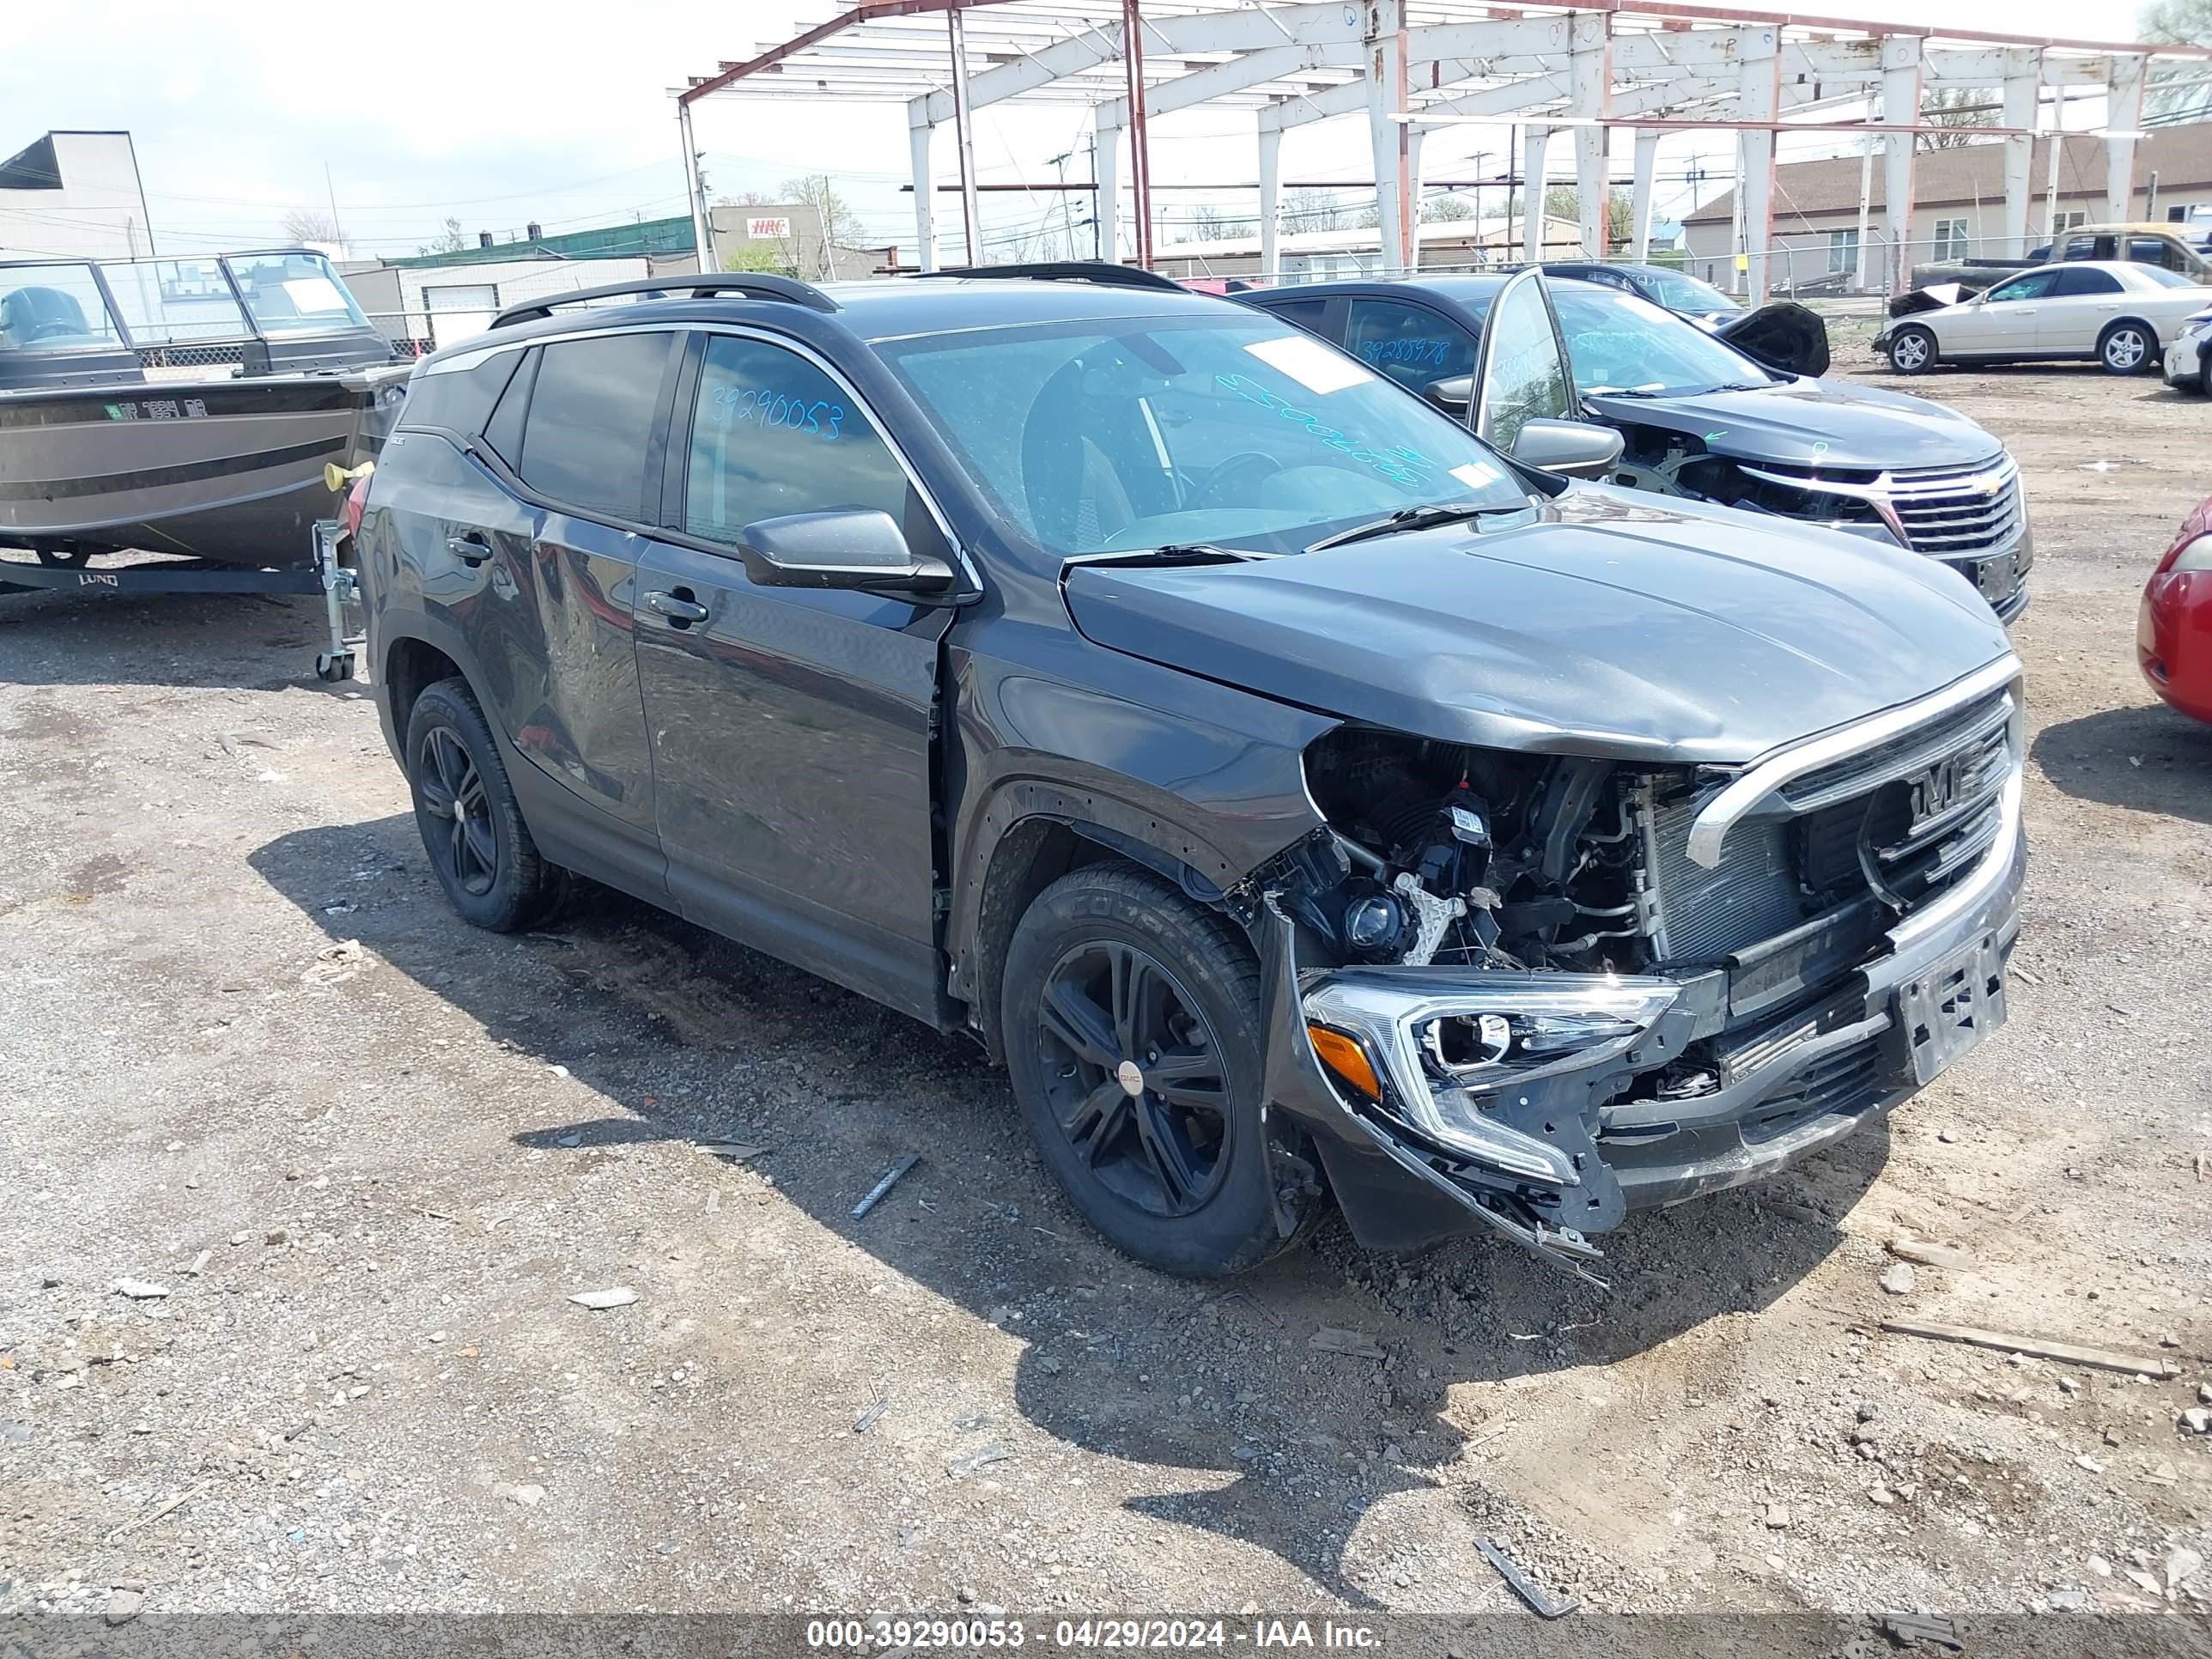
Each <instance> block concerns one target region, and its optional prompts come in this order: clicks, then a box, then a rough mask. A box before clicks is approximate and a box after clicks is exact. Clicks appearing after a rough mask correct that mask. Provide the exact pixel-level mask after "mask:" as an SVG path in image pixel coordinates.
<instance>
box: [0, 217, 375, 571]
mask: <svg viewBox="0 0 2212 1659" xmlns="http://www.w3.org/2000/svg"><path fill="white" fill-rule="evenodd" d="M408 368H409V365H408V364H406V363H404V362H398V361H396V354H395V352H394V350H393V348H392V343H391V342H389V341H388V340H386V338H385V337H384V336H383V335H382V334H380V333H379V332H378V331H376V330H375V329H374V327H372V326H371V325H370V324H369V321H368V319H367V318H366V317H364V316H363V315H362V310H361V307H359V306H358V305H357V304H356V303H355V301H354V299H353V296H352V295H350V294H349V293H348V292H347V290H346V286H345V283H343V281H342V280H341V279H340V278H339V276H338V275H337V271H336V270H333V269H332V268H331V264H330V262H329V261H328V260H327V259H325V258H324V257H323V256H322V255H321V254H319V253H317V252H313V250H311V249H307V248H301V247H288V248H272V249H267V250H263V251H258V252H247V253H231V254H223V255H220V256H216V257H213V258H178V259H132V260H103V261H84V260H75V261H72V260H36V261H0V550H4V549H9V548H12V549H15V550H19V551H20V550H28V551H29V552H31V553H32V554H33V555H35V556H36V562H37V564H38V565H39V566H41V567H44V570H43V571H41V572H40V573H38V574H56V573H57V570H58V569H64V570H65V569H80V570H84V571H87V572H88V571H89V570H90V568H91V567H90V563H89V562H90V561H91V560H93V559H94V558H97V557H99V556H101V555H103V554H106V553H111V552H116V551H121V550H140V551H144V552H150V553H161V554H171V555H180V556H184V558H185V559H187V560H190V561H192V562H193V563H191V565H189V566H187V565H180V564H177V563H174V562H164V561H156V562H152V563H150V564H149V563H143V562H142V563H135V564H133V565H131V567H129V568H130V569H131V571H134V572H143V574H144V575H145V577H147V578H148V579H149V580H144V581H134V582H132V583H131V586H139V587H141V588H142V589H143V588H145V587H160V588H167V589H168V590H170V591H176V590H179V589H191V588H195V587H197V588H201V589H206V588H217V589H228V590H231V591H239V590H240V589H245V588H248V587H251V586H255V585H256V584H253V583H252V582H251V581H250V580H247V579H246V573H250V572H254V571H268V572H270V573H271V574H272V575H273V574H276V572H278V571H281V570H283V569H284V568H287V567H289V568H291V569H292V570H293V571H295V572H296V571H297V570H298V568H300V567H303V566H307V565H310V564H311V563H312V562H313V559H314V557H315V554H314V552H313V527H314V526H315V524H316V522H317V521H318V520H327V519H328V518H329V517H330V516H331V513H332V511H333V508H334V507H335V502H334V501H333V499H332V497H331V489H330V484H329V483H328V482H327V481H326V477H325V469H326V468H327V467H329V466H331V465H337V467H340V468H351V467H353V466H355V465H358V464H359V463H361V462H362V461H365V460H368V459H371V458H373V457H374V454H375V453H376V451H377V450H378V449H379V448H380V447H381V446H382V444H383V441H384V437H385V435H386V433H387V432H389V431H390V429H391V428H392V422H393V421H394V420H395V419H396V418H397V417H398V409H399V404H400V403H401V402H402V400H403V399H404V397H405V395H406V377H407V374H408ZM210 567H216V568H214V569H210ZM23 571H24V563H23V562H22V561H21V560H20V559H16V560H10V559H8V558H6V557H4V556H0V590H4V588H5V587H6V586H8V585H9V583H10V582H11V580H15V579H17V578H19V577H21V576H22V574H23ZM193 574H206V575H207V576H209V577H210V580H204V581H194V580H187V578H188V577H189V576H191V575H193ZM226 576H228V578H229V579H228V580H225V579H224V578H225V577H226ZM100 580H102V581H103V582H106V585H108V586H115V585H116V584H115V583H113V582H112V581H108V580H107V578H106V577H105V576H103V577H101V578H100ZM15 585H17V586H22V585H36V586H53V585H55V584H54V583H53V582H52V581H51V580H47V581H39V582H36V583H34V584H30V583H27V581H22V580H15ZM295 585H297V584H295V582H293V581H290V580H274V581H271V582H269V583H266V584H261V586H266V587H270V588H275V589H276V590H278V591H283V590H284V589H287V588H289V587H292V586H295Z"/></svg>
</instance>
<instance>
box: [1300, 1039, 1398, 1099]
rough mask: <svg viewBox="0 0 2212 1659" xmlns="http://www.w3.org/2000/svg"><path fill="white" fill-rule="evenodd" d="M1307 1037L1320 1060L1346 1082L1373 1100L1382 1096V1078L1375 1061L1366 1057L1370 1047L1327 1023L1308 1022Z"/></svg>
mask: <svg viewBox="0 0 2212 1659" xmlns="http://www.w3.org/2000/svg"><path fill="white" fill-rule="evenodd" d="M1306 1036H1308V1037H1310V1038H1311V1039H1312V1041H1313V1046H1314V1053H1315V1054H1317V1055H1319V1056H1320V1057H1321V1063H1322V1065H1324V1066H1328V1069H1329V1070H1330V1071H1332V1072H1334V1073H1336V1075H1337V1076H1338V1077H1339V1078H1340V1079H1343V1080H1344V1081H1345V1082H1346V1083H1348V1084H1350V1085H1352V1087H1353V1088H1355V1089H1357V1090H1358V1091H1359V1092H1360V1093H1361V1094H1363V1095H1365V1096H1366V1097H1368V1099H1370V1100H1380V1099H1382V1098H1383V1084H1382V1080H1381V1079H1379V1078H1377V1077H1376V1075H1375V1064H1374V1062H1373V1061H1372V1060H1369V1059H1368V1058H1367V1050H1366V1049H1364V1048H1361V1047H1360V1046H1359V1045H1358V1043H1357V1042H1354V1041H1353V1040H1352V1038H1350V1037H1348V1036H1345V1034H1344V1033H1343V1032H1341V1031H1332V1030H1329V1029H1328V1026H1326V1025H1309V1026H1307V1027H1306Z"/></svg>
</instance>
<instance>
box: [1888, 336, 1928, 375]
mask: <svg viewBox="0 0 2212 1659" xmlns="http://www.w3.org/2000/svg"><path fill="white" fill-rule="evenodd" d="M1889 366H1890V367H1891V368H1893V369H1895V370H1896V371H1897V372H1898V373H1899V374H1926V373H1927V372H1928V371H1929V369H1931V368H1935V367H1936V337H1935V336H1934V335H1933V334H1931V333H1929V331H1928V330H1926V329H1924V328H1921V327H1919V326H1917V325H1914V326H1912V327H1909V328H1900V329H1899V330H1898V331H1897V332H1896V333H1894V334H1893V335H1891V336H1890V337H1889Z"/></svg>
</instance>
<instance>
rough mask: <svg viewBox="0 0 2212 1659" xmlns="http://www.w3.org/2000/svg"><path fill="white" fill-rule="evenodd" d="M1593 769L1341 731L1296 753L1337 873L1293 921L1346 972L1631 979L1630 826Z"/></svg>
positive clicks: (1616, 793)
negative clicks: (1387, 969)
mask: <svg viewBox="0 0 2212 1659" xmlns="http://www.w3.org/2000/svg"><path fill="white" fill-rule="evenodd" d="M1307 776H1308V781H1309V783H1310V787H1311V788H1312V790H1313V793H1314V799H1315V804H1316V805H1318V806H1319V807H1320V808H1321V809H1322V814H1323V816H1324V817H1327V819H1328V822H1329V823H1330V825H1331V826H1332V827H1333V828H1334V829H1335V831H1336V832H1337V836H1338V846H1339V848H1340V850H1341V851H1342V852H1343V854H1344V855H1345V858H1346V863H1347V866H1348V873H1347V875H1346V878H1345V880H1344V883H1343V885H1342V899H1341V904H1342V908H1341V911H1340V914H1339V915H1337V916H1335V917H1334V918H1330V917H1329V916H1328V915H1327V914H1326V911H1325V909H1324V908H1322V905H1321V903H1320V902H1319V901H1318V900H1316V901H1313V913H1312V914H1311V915H1309V916H1307V917H1306V918H1304V919H1305V920H1306V921H1308V924H1309V925H1310V926H1311V927H1313V928H1314V930H1315V932H1316V933H1319V934H1321V935H1322V937H1323V938H1325V939H1332V940H1333V941H1334V943H1335V944H1336V945H1338V947H1339V948H1340V950H1341V951H1342V953H1343V959H1344V960H1345V961H1346V962H1364V963H1403V964H1406V965H1408V966H1414V967H1419V966H1425V965H1427V964H1429V963H1455V964H1460V965H1464V966H1470V967H1482V968H1505V969H1516V968H1518V969H1538V968H1556V969H1572V970H1576V971H1580V972H1585V973H1609V972H1617V973H1633V972H1636V971H1638V969H1640V968H1641V967H1642V966H1643V965H1644V951H1643V950H1642V948H1641V945H1640V939H1641V930H1640V928H1639V927H1638V922H1637V905H1636V901H1635V895H1634V890H1633V883H1634V878H1635V865H1636V826H1635V824H1634V823H1633V821H1632V819H1631V818H1630V817H1629V816H1628V813H1629V804H1628V798H1627V796H1626V793H1624V792H1623V791H1622V790H1621V789H1620V788H1619V787H1615V786H1614V782H1613V766H1612V765H1611V764H1610V763H1607V762H1603V761H1581V760H1547V759H1543V758H1541V757H1539V758H1535V759H1530V758H1528V757H1513V756H1505V755H1500V754H1497V753H1494V752H1491V751H1486V750H1474V749H1468V748H1465V747H1463V746H1461V745H1459V744H1443V743H1431V742H1425V741H1423V740H1421V739H1418V738H1398V737H1393V736H1387V735H1384V734H1381V733H1376V732H1362V731H1358V730H1357V729H1352V728H1345V729H1340V731H1339V732H1334V733H1332V734H1331V736H1330V737H1329V738H1325V739H1323V741H1322V743H1320V744H1316V746H1315V748H1314V749H1313V750H1311V751H1310V752H1309V754H1308V756H1307Z"/></svg>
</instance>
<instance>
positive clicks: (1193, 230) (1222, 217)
mask: <svg viewBox="0 0 2212 1659" xmlns="http://www.w3.org/2000/svg"><path fill="white" fill-rule="evenodd" d="M1251 234H1253V227H1252V222H1251V221H1250V220H1249V219H1238V218H1235V217H1233V216H1231V215H1229V214H1226V213H1224V212H1223V211H1222V210H1220V209H1219V208H1218V207H1215V206H1214V205H1213V204H1212V203H1210V202H1209V203H1206V204H1204V205H1202V206H1201V207H1200V208H1199V210H1198V211H1196V212H1195V213H1194V214H1192V215H1191V216H1190V234H1189V235H1188V236H1183V237H1179V238H1177V239H1176V240H1179V241H1185V242H1225V241H1228V240H1231V239H1232V238H1235V237H1238V236H1249V235H1251Z"/></svg>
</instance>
